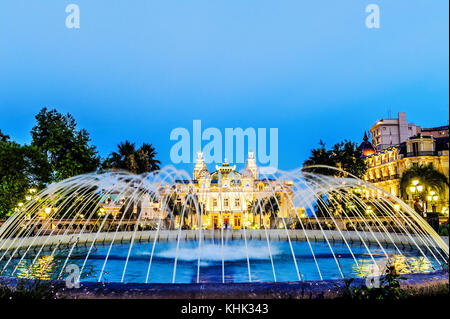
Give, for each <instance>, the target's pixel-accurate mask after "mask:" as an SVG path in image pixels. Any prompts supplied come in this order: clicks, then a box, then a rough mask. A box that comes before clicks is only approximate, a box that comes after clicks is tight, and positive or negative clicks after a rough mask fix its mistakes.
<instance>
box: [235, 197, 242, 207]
mask: <svg viewBox="0 0 450 319" xmlns="http://www.w3.org/2000/svg"><path fill="white" fill-rule="evenodd" d="M240 205H241V201H240V199H239V198H236V199H235V200H234V207H239V206H240Z"/></svg>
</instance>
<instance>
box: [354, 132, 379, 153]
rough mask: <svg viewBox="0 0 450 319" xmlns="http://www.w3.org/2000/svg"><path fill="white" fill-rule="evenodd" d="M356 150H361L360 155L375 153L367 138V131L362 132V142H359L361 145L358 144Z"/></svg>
mask: <svg viewBox="0 0 450 319" xmlns="http://www.w3.org/2000/svg"><path fill="white" fill-rule="evenodd" d="M358 151H360V152H361V155H362V156H369V155H372V154H374V153H376V150H375V148H374V147H373V145H372V143H370V142H369V138H368V137H367V132H364V138H363V142H362V143H361V145H359V147H358Z"/></svg>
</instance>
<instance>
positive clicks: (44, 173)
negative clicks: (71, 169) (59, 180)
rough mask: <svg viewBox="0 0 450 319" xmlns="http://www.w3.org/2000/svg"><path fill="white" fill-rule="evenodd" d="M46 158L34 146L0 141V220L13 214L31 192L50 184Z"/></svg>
mask: <svg viewBox="0 0 450 319" xmlns="http://www.w3.org/2000/svg"><path fill="white" fill-rule="evenodd" d="M48 172H49V168H48V164H47V161H46V158H45V156H44V154H43V153H42V152H41V151H40V150H39V149H38V148H37V147H35V146H27V145H25V146H21V145H19V144H17V143H14V142H6V141H0V218H4V217H6V216H8V215H10V214H11V213H13V212H14V210H15V208H17V205H18V204H19V203H20V202H23V201H24V200H25V194H26V193H27V191H28V190H29V189H30V188H32V187H36V188H42V187H44V185H45V183H46V182H48V181H49V180H50V176H49V174H48Z"/></svg>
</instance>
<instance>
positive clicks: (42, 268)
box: [17, 256, 55, 280]
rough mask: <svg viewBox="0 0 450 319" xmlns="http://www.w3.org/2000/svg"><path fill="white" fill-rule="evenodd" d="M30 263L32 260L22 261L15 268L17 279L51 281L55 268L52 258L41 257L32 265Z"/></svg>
mask: <svg viewBox="0 0 450 319" xmlns="http://www.w3.org/2000/svg"><path fill="white" fill-rule="evenodd" d="M31 262H32V260H27V259H24V260H22V262H21V263H20V264H19V267H18V268H17V277H19V278H27V279H42V280H50V279H52V277H53V273H54V268H55V262H54V257H53V256H41V257H39V258H38V259H36V261H35V262H34V263H33V264H32V265H31ZM30 265H31V267H30Z"/></svg>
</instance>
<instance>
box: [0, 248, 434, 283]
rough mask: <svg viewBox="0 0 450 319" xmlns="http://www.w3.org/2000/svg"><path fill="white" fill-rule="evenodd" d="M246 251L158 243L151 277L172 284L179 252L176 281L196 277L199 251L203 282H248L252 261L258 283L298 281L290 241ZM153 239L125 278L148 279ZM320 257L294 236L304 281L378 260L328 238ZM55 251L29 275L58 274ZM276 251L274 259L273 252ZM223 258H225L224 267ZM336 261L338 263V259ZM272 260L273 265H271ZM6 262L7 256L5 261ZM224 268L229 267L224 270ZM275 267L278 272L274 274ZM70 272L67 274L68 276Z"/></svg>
mask: <svg viewBox="0 0 450 319" xmlns="http://www.w3.org/2000/svg"><path fill="white" fill-rule="evenodd" d="M247 244H248V261H249V262H248V261H247V250H246V249H245V243H244V241H240V240H233V241H227V242H224V245H223V247H222V245H221V242H220V241H219V242H217V241H216V242H213V241H203V242H202V243H201V245H202V246H201V249H200V250H199V246H198V245H199V243H198V241H180V243H179V247H178V250H177V242H176V241H174V242H157V243H156V246H155V252H154V255H153V259H152V264H151V268H150V273H149V280H148V282H151V283H171V282H172V279H173V274H174V265H175V256H178V259H177V263H176V276H175V282H176V283H194V282H197V269H198V265H199V251H200V277H199V278H200V282H222V275H223V274H224V279H225V282H248V281H249V274H248V272H249V270H248V269H249V265H250V273H251V280H252V281H253V282H273V281H275V276H276V281H295V280H298V279H299V277H298V274H297V270H296V267H295V263H294V257H293V254H292V251H291V248H290V246H289V243H288V242H284V241H272V242H270V252H269V247H268V244H267V241H265V240H261V241H257V240H252V241H248V243H247ZM152 246H153V242H150V243H135V244H134V245H133V248H132V250H131V254H130V258H129V260H128V265H127V270H126V273H125V277H124V282H136V283H143V282H145V279H146V275H147V270H148V267H149V262H150V256H151V251H152ZM311 246H312V249H313V251H314V255H315V259H314V257H313V255H312V253H311V249H310V247H309V245H308V243H307V242H304V241H293V242H292V248H293V250H294V255H295V260H296V262H297V267H298V270H299V273H300V276H301V278H302V279H303V280H320V279H321V277H320V275H319V271H318V268H319V269H320V272H321V274H322V279H339V278H342V276H341V274H340V271H339V269H341V271H342V273H343V275H344V276H345V277H346V278H347V277H362V276H366V275H367V274H368V272H369V271H371V270H370V269H372V268H373V267H372V268H371V267H370V266H371V265H373V261H372V259H371V257H370V254H369V252H368V251H367V249H366V248H365V247H364V246H361V245H359V244H353V245H352V246H351V250H352V252H353V255H354V257H355V259H356V261H357V263H358V265H357V263H356V262H355V259H354V258H353V256H352V254H351V253H350V250H349V249H348V247H347V246H346V245H345V244H344V243H332V249H333V252H334V255H333V252H332V251H331V249H330V247H329V246H328V244H327V243H325V242H311ZM383 248H384V251H385V252H386V253H387V255H388V257H386V255H385V252H383V249H382V248H381V247H379V246H375V245H373V246H371V247H370V252H371V254H372V256H373V258H374V259H375V260H376V263H377V264H378V265H379V267H380V269H383V267H384V266H385V264H386V262H387V261H388V260H390V261H391V262H392V261H395V263H396V265H398V267H399V268H400V269H402V270H401V271H402V272H403V273H408V272H428V271H432V270H434V269H435V268H437V263H436V262H435V261H433V258H431V257H429V256H426V257H423V256H421V255H420V254H419V252H414V251H405V250H402V254H403V256H401V255H400V254H399V253H398V251H397V250H396V249H395V248H394V247H383ZM108 249H109V245H105V246H96V247H95V249H93V250H92V251H91V254H90V255H89V258H88V260H87V263H86V267H85V269H84V271H83V274H82V280H83V281H97V280H98V278H99V275H100V272H101V269H102V267H103V264H104V261H105V259H106V256H107V252H108ZM128 250H129V244H114V245H113V246H112V249H111V252H110V254H109V257H108V259H107V263H106V266H105V269H104V273H103V275H102V281H105V282H120V281H121V279H122V274H123V270H124V267H125V263H126V259H127V255H128ZM87 251H88V248H84V247H83V248H76V249H75V250H74V251H73V252H72V255H71V257H70V260H69V262H68V264H75V265H77V266H79V267H80V268H81V266H82V265H83V262H84V260H85V257H86V255H87ZM51 255H52V252H51V251H47V252H43V253H41V255H40V257H39V258H38V259H37V260H36V261H35V262H34V264H33V267H31V271H30V272H29V273H28V277H41V278H44V279H48V278H54V277H55V276H57V275H58V274H59V273H60V271H61V267H62V265H63V263H64V261H65V259H66V257H67V250H61V251H58V252H57V253H56V254H55V255H54V256H53V257H50V256H51ZM271 255H272V258H270V256H271ZM33 258H34V256H33V254H31V253H29V254H28V255H26V258H24V259H23V260H22V262H21V264H20V265H19V266H18V267H17V271H16V272H15V273H14V276H18V277H24V276H25V274H26V270H27V269H30V265H31V262H32V261H33ZM222 259H223V260H224V263H223V268H222ZM336 260H337V262H336ZM18 261H19V258H14V259H12V260H11V262H10V263H9V265H8V267H7V269H6V271H5V272H4V273H3V275H8V274H9V275H11V274H12V271H13V269H14V268H15V267H16V266H17V265H18ZM272 264H273V266H272ZM0 265H1V267H2V268H3V266H4V265H5V261H2V262H1V263H0ZM223 270H224V272H223ZM274 272H275V276H274ZM67 275H68V274H64V275H63V278H65V277H66V276H67Z"/></svg>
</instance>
